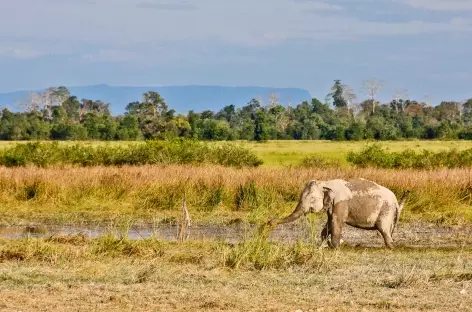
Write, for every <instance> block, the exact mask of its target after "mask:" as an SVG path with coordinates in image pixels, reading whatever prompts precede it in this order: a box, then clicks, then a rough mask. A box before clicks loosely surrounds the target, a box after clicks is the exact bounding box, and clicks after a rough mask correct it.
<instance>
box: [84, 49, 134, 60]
mask: <svg viewBox="0 0 472 312" xmlns="http://www.w3.org/2000/svg"><path fill="white" fill-rule="evenodd" d="M83 58H84V59H85V60H87V61H93V62H129V61H136V60H139V58H138V53H136V52H131V51H125V50H111V49H103V50H99V51H98V52H96V53H86V54H84V55H83Z"/></svg>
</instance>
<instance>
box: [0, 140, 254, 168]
mask: <svg viewBox="0 0 472 312" xmlns="http://www.w3.org/2000/svg"><path fill="white" fill-rule="evenodd" d="M67 164H71V165H79V166H100V165H103V166H122V165H147V164H192V165H201V164H217V165H222V166H227V167H246V166H249V167H251V166H252V167H257V166H259V165H261V164H262V161H261V160H260V159H259V158H258V157H257V156H255V155H254V154H253V153H252V152H251V151H250V150H249V149H247V148H244V147H242V146H240V145H235V144H228V143H227V144H219V145H210V144H208V143H205V142H198V141H195V140H187V139H174V140H170V141H146V142H144V143H140V144H136V143H135V144H129V145H128V146H125V145H105V144H103V145H98V146H95V147H94V146H89V145H83V144H80V143H76V144H75V145H66V144H59V143H58V142H34V143H33V142H29V143H26V144H16V145H14V146H11V147H6V148H4V149H0V165H3V166H6V167H19V166H28V165H31V166H39V167H49V166H53V165H67Z"/></svg>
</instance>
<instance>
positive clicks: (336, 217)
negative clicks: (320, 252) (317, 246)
mask: <svg viewBox="0 0 472 312" xmlns="http://www.w3.org/2000/svg"><path fill="white" fill-rule="evenodd" d="M408 193H409V191H406V192H404V193H403V195H402V198H401V199H400V203H398V201H397V198H396V196H395V194H394V193H393V192H392V191H391V190H389V189H387V188H386V187H384V186H381V185H379V184H377V183H375V182H372V181H369V180H366V179H362V178H358V179H349V180H342V179H336V180H326V181H317V180H311V181H309V182H308V183H307V184H306V185H305V188H304V189H303V191H302V192H301V195H300V199H299V201H298V205H297V207H296V208H295V210H294V211H293V212H292V213H291V214H290V215H289V216H287V217H285V218H283V219H282V220H280V221H279V222H277V224H282V223H289V222H292V221H295V220H297V219H298V218H300V217H301V216H302V215H306V214H308V213H310V212H320V211H322V210H325V211H326V212H327V214H328V221H327V222H326V225H325V226H324V228H323V230H322V231H321V239H322V241H324V240H325V239H326V238H327V237H328V234H330V235H331V242H329V241H328V244H329V246H330V247H332V248H337V247H339V244H340V240H341V233H342V230H343V227H344V224H345V223H346V224H348V225H350V226H353V227H356V228H360V229H365V230H377V231H379V232H380V234H382V237H383V239H384V241H385V245H386V246H387V247H388V248H393V239H392V235H393V231H394V229H395V226H396V225H397V223H398V219H399V218H400V213H401V211H402V209H403V207H404V205H405V200H406V197H407V195H408ZM273 223H274V220H270V221H269V224H273Z"/></svg>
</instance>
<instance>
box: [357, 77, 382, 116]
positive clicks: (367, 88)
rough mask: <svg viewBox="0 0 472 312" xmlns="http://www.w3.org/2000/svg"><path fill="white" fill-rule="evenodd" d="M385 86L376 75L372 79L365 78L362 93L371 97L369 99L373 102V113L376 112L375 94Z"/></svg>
mask: <svg viewBox="0 0 472 312" xmlns="http://www.w3.org/2000/svg"><path fill="white" fill-rule="evenodd" d="M383 87H384V84H383V82H382V81H380V80H378V79H377V78H375V77H372V78H371V79H368V80H364V81H363V82H362V89H361V91H362V93H364V94H365V95H366V96H368V97H369V100H370V101H371V102H372V114H374V113H375V96H376V95H377V93H379V91H380V90H382V88H383Z"/></svg>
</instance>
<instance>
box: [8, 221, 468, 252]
mask: <svg viewBox="0 0 472 312" xmlns="http://www.w3.org/2000/svg"><path fill="white" fill-rule="evenodd" d="M321 228H322V224H321V222H316V223H315V224H314V225H312V226H309V225H308V223H307V222H298V223H295V224H285V225H279V226H277V227H276V228H275V229H274V231H273V232H272V233H271V234H270V236H269V239H270V240H271V241H284V242H292V243H293V242H296V241H297V240H302V241H305V242H308V241H310V240H311V241H312V237H314V238H315V240H316V241H318V237H319V232H320V231H321ZM256 230H257V227H256V226H248V225H246V226H245V225H242V224H233V225H227V226H222V225H215V226H207V225H206V226H192V227H191V228H190V236H189V240H194V241H201V240H207V241H208V240H213V241H215V240H216V241H224V242H229V243H235V242H238V241H242V240H244V239H249V238H250V237H251V236H252V235H253V233H254V232H255V231H256ZM177 231H178V228H177V226H175V225H159V226H155V227H152V226H140V227H132V228H129V229H126V230H124V229H119V228H116V227H107V226H90V225H88V226H85V225H82V226H61V225H55V226H41V225H38V226H0V238H4V239H18V238H25V237H46V238H47V237H51V236H64V235H85V236H87V237H90V238H96V237H99V236H102V235H105V234H111V235H114V236H117V237H122V236H127V237H128V238H129V239H133V240H134V239H144V238H149V237H152V236H155V237H157V238H158V239H162V240H169V241H174V240H176V236H177ZM343 240H344V241H345V243H346V244H348V245H353V246H363V247H382V246H383V239H382V237H381V235H380V234H379V233H378V232H377V231H366V230H360V229H356V228H353V227H350V226H346V227H345V229H344V232H343ZM394 240H395V243H396V244H397V245H405V246H410V247H447V246H451V247H452V246H464V245H472V226H464V227H440V226H436V225H430V224H424V223H408V224H399V226H398V227H397V229H396V231H395V233H394Z"/></svg>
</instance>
